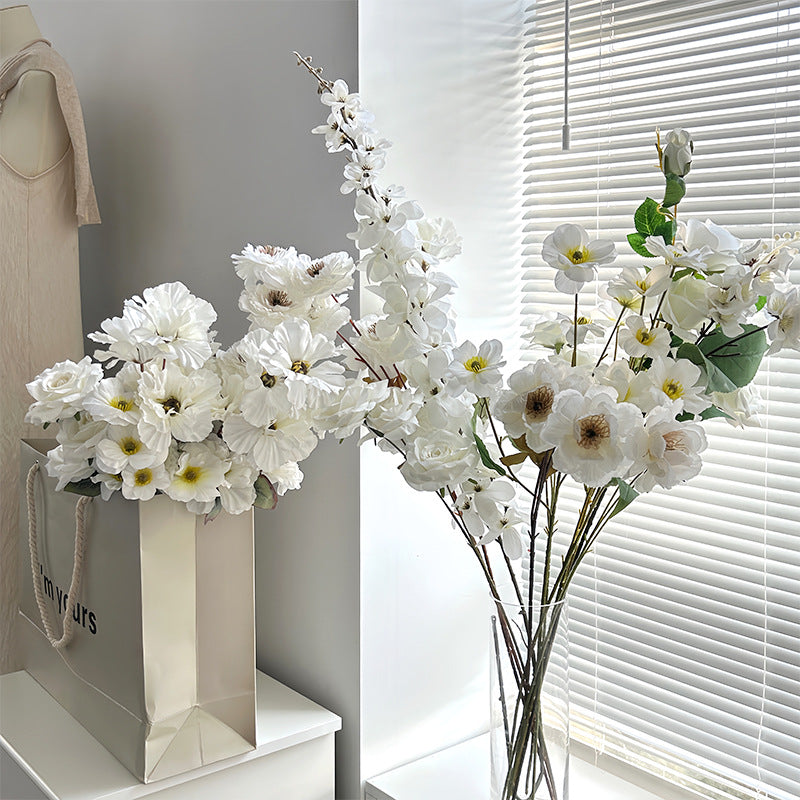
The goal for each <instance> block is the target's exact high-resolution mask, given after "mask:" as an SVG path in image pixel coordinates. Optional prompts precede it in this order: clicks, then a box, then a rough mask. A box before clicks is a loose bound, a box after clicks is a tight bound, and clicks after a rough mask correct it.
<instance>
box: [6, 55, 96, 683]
mask: <svg viewBox="0 0 800 800" xmlns="http://www.w3.org/2000/svg"><path fill="white" fill-rule="evenodd" d="M28 70H42V71H45V72H49V73H51V74H52V75H53V77H54V78H55V85H56V92H57V94H58V101H59V106H60V108H61V112H62V114H63V116H64V122H65V123H66V126H67V130H68V131H69V135H70V145H69V147H68V148H67V150H66V152H65V153H64V155H63V156H62V157H61V159H60V160H59V161H58V162H57V163H56V164H55V165H54V166H52V167H51V168H50V169H47V170H46V171H45V172H43V173H41V174H39V175H36V176H34V177H26V176H25V175H22V174H21V173H19V172H18V171H17V170H15V169H14V168H13V167H12V166H11V165H10V164H9V163H8V162H7V161H5V159H3V158H2V156H0V579H1V580H0V584H1V587H0V588H2V591H0V606H2V611H0V672H8V671H11V670H13V669H15V668H17V667H16V664H17V660H16V658H15V655H14V653H13V652H12V649H13V647H12V642H13V626H14V624H15V619H16V608H17V599H16V597H17V584H18V578H17V574H18V573H17V570H18V566H17V565H18V538H19V533H18V524H19V486H20V484H19V474H18V473H19V439H20V438H21V437H23V436H34V437H38V438H40V437H42V436H43V435H46V434H43V433H42V430H41V428H40V427H39V426H31V425H26V424H25V423H24V422H23V419H24V416H25V412H26V410H27V408H28V405H29V403H30V402H31V398H30V396H29V395H28V393H27V390H26V389H25V384H26V383H27V382H28V381H31V380H32V379H33V378H34V377H35V376H36V375H37V374H38V373H39V372H41V371H42V370H44V369H46V368H47V367H50V366H52V365H53V364H55V363H56V362H58V361H63V360H64V359H68V358H69V359H72V360H79V359H80V358H82V357H83V331H82V323H81V296H80V279H79V263H78V226H79V225H83V224H88V223H96V222H99V221H100V216H99V214H98V211H97V203H96V200H95V195H94V187H93V185H92V179H91V174H90V171H89V162H88V155H87V150H86V134H85V131H84V127H83V114H82V112H81V108H80V103H79V100H78V95H77V91H76V89H75V84H74V82H73V79H72V74H71V72H70V70H69V67H68V66H67V65H66V63H65V62H64V60H63V59H62V58H61V56H59V55H58V53H56V52H55V51H54V50H53V49H52V47H51V46H50V45H49V44H48V43H46V42H42V41H39V42H34V43H32V44H30V45H28V46H27V47H25V48H23V49H22V50H21V51H20V52H19V53H17V54H16V55H14V56H12V57H10V58H8V59H7V60H6V61H4V62H3V63H2V64H1V65H0V103H2V100H3V99H4V98H5V95H6V94H7V93H9V92H12V91H13V90H14V86H16V84H17V82H18V81H19V79H20V77H21V76H22V75H23V74H24V73H25V72H27V71H28ZM2 113H3V112H2V106H0V114H2ZM4 122H5V123H8V122H10V120H4Z"/></svg>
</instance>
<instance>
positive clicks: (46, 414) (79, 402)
mask: <svg viewBox="0 0 800 800" xmlns="http://www.w3.org/2000/svg"><path fill="white" fill-rule="evenodd" d="M102 377H103V368H102V367H101V366H100V365H99V364H93V363H92V360H91V359H90V358H89V356H85V357H84V358H82V359H81V360H80V361H78V362H77V363H76V362H74V361H59V362H58V363H57V364H55V365H54V366H52V367H50V368H49V369H46V370H44V372H41V373H40V374H39V375H37V376H36V378H34V380H32V381H31V382H30V383H28V384H26V385H25V386H26V388H27V390H28V394H30V396H31V397H32V398H33V399H34V402H33V403H32V404H31V406H30V408H29V409H28V413H27V414H26V415H25V421H26V422H32V423H34V424H35V425H44V424H45V423H49V422H55V421H56V420H57V419H60V418H65V417H71V416H73V415H74V414H77V413H78V412H79V411H81V410H82V408H83V401H84V399H85V398H86V396H87V395H88V394H89V393H90V392H91V391H92V390H93V389H94V387H95V386H96V385H97V383H98V382H99V381H100V379H101V378H102Z"/></svg>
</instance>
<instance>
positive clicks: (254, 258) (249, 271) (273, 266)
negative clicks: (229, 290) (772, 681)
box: [231, 244, 297, 289]
mask: <svg viewBox="0 0 800 800" xmlns="http://www.w3.org/2000/svg"><path fill="white" fill-rule="evenodd" d="M296 259H297V250H295V249H294V247H275V246H273V245H264V244H261V245H256V246H253V245H252V244H248V245H247V246H246V247H245V248H244V250H242V252H241V253H239V254H237V253H234V254H233V255H231V260H232V261H233V265H234V268H235V269H236V274H237V275H238V276H239V277H240V278H241V279H242V280H243V281H244V285H245V287H246V288H248V289H249V288H251V287H253V286H255V285H256V284H257V283H260V282H261V283H264V282H267V281H268V280H269V277H270V276H271V275H278V276H280V277H283V278H284V280H285V279H286V278H288V276H289V274H290V272H291V269H292V265H293V264H294V262H295V260H296Z"/></svg>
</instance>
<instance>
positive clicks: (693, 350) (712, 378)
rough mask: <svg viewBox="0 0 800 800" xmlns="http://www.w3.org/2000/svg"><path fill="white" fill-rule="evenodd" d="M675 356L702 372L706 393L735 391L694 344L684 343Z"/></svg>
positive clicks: (721, 372)
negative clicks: (685, 360)
mask: <svg viewBox="0 0 800 800" xmlns="http://www.w3.org/2000/svg"><path fill="white" fill-rule="evenodd" d="M677 356H678V358H685V359H687V360H688V361H691V362H692V364H696V365H697V366H698V367H700V369H701V370H703V374H704V375H705V376H706V391H707V392H732V391H734V390H735V389H736V384H734V383H733V381H732V380H731V379H730V378H729V377H728V376H727V374H726V373H725V372H723V371H722V370H721V369H720V368H719V367H718V366H717V365H716V364H715V363H713V362H712V361H709V360H708V359H707V358H706V356H705V354H704V353H703V351H702V350H701V349H700V348H699V347H698V346H697V345H696V344H692V343H691V342H684V343H683V344H682V345H681V346H680V347H679V348H678V352H677Z"/></svg>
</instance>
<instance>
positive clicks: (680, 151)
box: [651, 128, 694, 252]
mask: <svg viewBox="0 0 800 800" xmlns="http://www.w3.org/2000/svg"><path fill="white" fill-rule="evenodd" d="M693 150H694V143H693V142H692V137H691V136H690V135H689V132H688V131H685V130H683V128H675V129H674V130H671V131H670V132H669V133H668V134H667V143H666V144H665V145H664V150H663V159H664V161H663V167H664V172H665V173H672V174H673V175H678V176H680V177H681V178H683V177H685V176H686V175H688V174H689V170H690V169H691V168H692V151H693ZM651 252H652V251H651Z"/></svg>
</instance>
